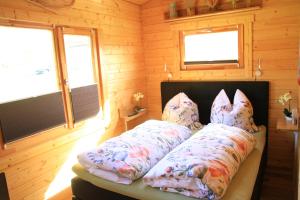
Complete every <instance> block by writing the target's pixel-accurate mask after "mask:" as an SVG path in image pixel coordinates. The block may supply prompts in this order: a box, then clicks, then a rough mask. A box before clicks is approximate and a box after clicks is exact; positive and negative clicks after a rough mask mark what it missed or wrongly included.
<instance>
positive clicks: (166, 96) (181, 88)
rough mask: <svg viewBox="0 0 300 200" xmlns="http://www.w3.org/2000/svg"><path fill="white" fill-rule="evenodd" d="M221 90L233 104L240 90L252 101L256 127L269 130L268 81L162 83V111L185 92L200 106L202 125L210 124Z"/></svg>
mask: <svg viewBox="0 0 300 200" xmlns="http://www.w3.org/2000/svg"><path fill="white" fill-rule="evenodd" d="M221 89H224V90H225V91H226V94H227V95H228V97H229V99H230V101H231V102H233V97H234V94H235V91H236V89H240V90H241V91H242V92H243V93H244V94H245V95H246V96H247V97H248V99H249V100H250V101H251V103H252V106H253V110H254V121H255V124H256V125H265V126H266V127H267V130H268V108H269V82H268V81H171V82H162V83H161V98H162V110H163V109H164V107H165V105H166V103H167V102H168V101H169V100H170V99H171V98H172V97H173V96H175V95H176V94H178V93H179V92H184V93H185V94H186V95H187V96H188V97H189V98H190V99H191V100H193V101H194V102H195V103H196V104H197V105H198V110H199V119H200V122H201V123H202V124H207V123H209V122H210V109H211V106H212V103H213V100H214V99H215V97H216V96H217V94H218V93H219V92H220V90H221Z"/></svg>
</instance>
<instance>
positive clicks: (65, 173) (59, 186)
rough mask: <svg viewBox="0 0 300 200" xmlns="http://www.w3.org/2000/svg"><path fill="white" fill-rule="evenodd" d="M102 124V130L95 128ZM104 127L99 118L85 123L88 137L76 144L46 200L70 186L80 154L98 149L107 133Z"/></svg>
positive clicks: (48, 191) (50, 187) (46, 194)
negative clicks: (99, 143)
mask: <svg viewBox="0 0 300 200" xmlns="http://www.w3.org/2000/svg"><path fill="white" fill-rule="evenodd" d="M101 124H102V127H101V128H95V127H99V125H101ZM103 125H104V121H103V120H99V118H98V117H96V118H95V119H92V120H87V121H86V122H84V126H86V127H88V128H87V129H84V130H85V131H86V130H87V131H86V132H87V135H85V136H83V137H82V138H80V139H79V140H78V141H77V142H75V144H74V146H73V148H72V149H71V150H70V153H69V155H68V157H67V159H66V161H65V162H64V164H63V165H62V166H61V168H60V169H59V171H58V173H57V174H56V176H55V178H54V179H53V181H52V182H51V183H50V185H49V187H48V189H47V191H46V193H45V199H49V198H51V197H53V196H54V195H56V194H58V193H59V192H61V191H63V190H64V189H66V188H67V187H69V186H70V183H71V179H72V178H73V177H74V176H75V174H74V173H73V171H72V166H73V165H75V164H76V163H77V155H78V153H80V152H82V151H84V150H85V149H90V148H93V147H96V145H97V143H98V141H99V140H100V139H101V136H102V135H103V134H104V133H105V128H104V126H103ZM90 129H91V130H90ZM79 131H80V130H79Z"/></svg>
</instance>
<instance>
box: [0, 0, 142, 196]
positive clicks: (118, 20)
mask: <svg viewBox="0 0 300 200" xmlns="http://www.w3.org/2000/svg"><path fill="white" fill-rule="evenodd" d="M54 11H55V12H56V13H52V12H50V11H47V10H45V9H42V8H40V7H37V6H35V5H32V4H30V3H28V2H27V1H26V0H14V1H7V0H0V20H1V19H13V20H22V21H29V22H41V23H49V24H59V25H70V26H75V27H76V26H78V27H96V28H98V30H99V32H100V38H99V39H100V50H101V57H100V60H101V69H102V75H103V85H104V98H105V105H106V107H107V109H106V112H108V114H106V123H107V125H108V127H107V128H106V129H104V122H103V121H101V120H99V119H97V118H96V119H93V120H88V121H86V122H84V123H80V124H77V125H76V128H75V129H72V130H67V129H65V128H63V127H58V128H56V129H52V130H49V131H46V132H43V133H40V134H38V135H35V136H33V137H31V138H26V139H23V140H21V141H18V142H15V143H14V144H10V145H7V149H6V150H3V149H1V148H0V171H4V172H5V173H6V176H7V179H8V180H7V182H8V188H9V193H10V197H11V199H12V200H18V199H34V200H36V199H45V198H48V197H50V196H51V195H53V194H55V193H56V192H57V191H59V190H60V188H64V186H62V185H60V183H61V182H66V183H69V180H70V177H71V176H72V175H71V174H69V171H70V168H71V166H72V163H74V162H75V160H76V159H75V155H76V154H77V152H78V151H80V150H81V149H82V148H84V147H90V146H91V145H93V144H95V143H96V142H97V141H99V140H104V139H106V138H109V137H111V136H113V135H117V134H119V133H120V132H121V131H123V130H124V124H123V121H122V120H121V119H119V114H118V109H121V110H125V109H131V108H132V107H133V102H132V94H133V93H135V92H137V91H141V92H143V93H145V92H146V88H145V85H144V84H140V83H141V82H143V81H144V80H145V73H144V63H143V56H142V53H143V49H142V40H141V15H140V14H141V12H140V7H139V6H137V5H134V4H132V3H129V2H126V1H122V0H118V1H111V0H101V1H100V0H76V2H75V4H74V5H73V6H72V7H71V8H63V9H54ZM24 39H26V38H24ZM0 146H1V145H0ZM45 195H46V196H45ZM70 196H71V195H70V190H66V192H65V193H64V194H63V195H62V196H60V197H62V198H63V197H68V198H67V199H70ZM62 198H60V199H62Z"/></svg>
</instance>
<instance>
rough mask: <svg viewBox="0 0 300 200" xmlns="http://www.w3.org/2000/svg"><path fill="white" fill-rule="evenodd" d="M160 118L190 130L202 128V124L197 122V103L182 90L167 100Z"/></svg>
mask: <svg viewBox="0 0 300 200" xmlns="http://www.w3.org/2000/svg"><path fill="white" fill-rule="evenodd" d="M162 120H164V121H169V122H174V123H177V124H180V125H183V126H186V127H188V128H190V129H191V130H198V129H200V128H202V124H201V123H200V122H199V113H198V106H197V104H195V103H194V102H193V101H192V100H191V99H189V98H188V96H187V95H186V94H184V93H182V92H181V93H179V94H177V95H176V96H174V97H173V98H172V99H170V100H169V101H168V103H167V104H166V106H165V108H164V112H163V115H162Z"/></svg>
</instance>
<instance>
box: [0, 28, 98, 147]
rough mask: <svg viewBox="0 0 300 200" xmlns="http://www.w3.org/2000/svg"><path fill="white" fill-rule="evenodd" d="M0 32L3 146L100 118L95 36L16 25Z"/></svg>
mask: <svg viewBox="0 0 300 200" xmlns="http://www.w3.org/2000/svg"><path fill="white" fill-rule="evenodd" d="M13 25H14V26H6V25H5V26H0V91H1V95H0V132H1V133H2V135H3V138H4V142H6V143H7V142H11V141H14V140H16V139H19V138H22V137H25V136H28V135H32V134H34V133H36V132H40V131H42V130H46V129H49V128H52V127H55V126H58V125H62V124H67V126H68V127H69V128H72V127H73V126H74V123H76V122H78V121H81V120H84V119H87V118H89V117H91V116H94V115H96V114H97V113H98V112H99V108H100V105H101V102H100V100H99V99H100V98H99V97H100V95H101V79H100V74H101V73H100V68H99V59H98V58H99V50H98V48H97V45H98V44H97V43H98V42H97V31H96V30H95V29H88V28H69V27H62V26H57V27H56V28H53V26H46V25H41V24H31V23H26V24H25V23H16V24H13Z"/></svg>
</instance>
